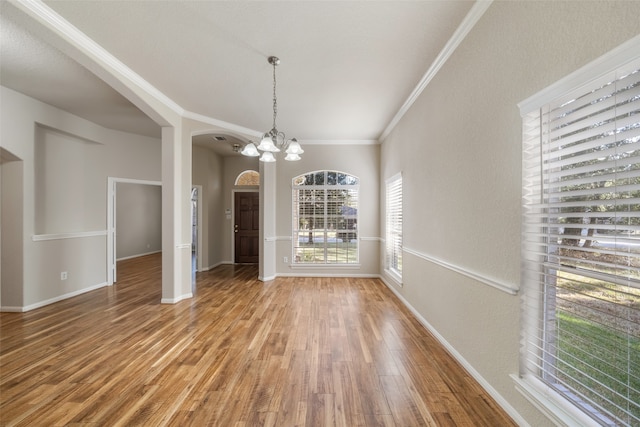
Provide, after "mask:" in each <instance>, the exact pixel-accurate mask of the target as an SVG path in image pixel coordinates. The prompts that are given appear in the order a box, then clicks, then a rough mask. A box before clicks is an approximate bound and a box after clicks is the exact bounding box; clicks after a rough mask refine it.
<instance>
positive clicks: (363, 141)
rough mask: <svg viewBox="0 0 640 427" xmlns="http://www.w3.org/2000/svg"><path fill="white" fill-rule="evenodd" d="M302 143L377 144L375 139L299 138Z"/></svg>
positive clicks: (378, 142)
mask: <svg viewBox="0 0 640 427" xmlns="http://www.w3.org/2000/svg"><path fill="white" fill-rule="evenodd" d="M298 142H299V143H300V144H304V145H378V144H380V141H378V140H377V139H299V140H298Z"/></svg>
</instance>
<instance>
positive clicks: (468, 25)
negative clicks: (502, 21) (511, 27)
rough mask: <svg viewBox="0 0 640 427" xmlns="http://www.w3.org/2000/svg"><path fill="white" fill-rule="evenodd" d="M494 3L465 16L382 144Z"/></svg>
mask: <svg viewBox="0 0 640 427" xmlns="http://www.w3.org/2000/svg"><path fill="white" fill-rule="evenodd" d="M492 2H493V0H478V1H476V2H475V3H474V5H473V7H471V10H469V13H467V16H465V18H464V20H463V21H462V23H461V24H460V26H459V27H458V28H457V29H456V31H455V32H454V33H453V36H451V38H450V39H449V41H448V42H447V44H446V45H445V46H444V48H443V49H442V51H441V52H440V53H439V54H438V56H437V57H436V59H435V61H433V64H431V66H430V67H429V69H428V70H427V72H426V73H425V74H424V76H422V79H421V80H420V82H419V83H418V85H417V86H416V87H415V89H413V92H411V94H410V95H409V98H407V100H406V101H405V102H404V104H402V107H400V110H398V112H397V113H396V115H395V116H394V117H393V119H392V120H391V122H389V124H388V125H387V127H386V128H385V130H384V131H383V132H382V134H381V135H380V138H379V140H380V141H381V142H382V141H384V140H385V139H386V138H387V136H389V134H390V133H391V131H392V130H393V129H394V128H395V127H396V125H397V124H398V122H400V119H402V117H403V116H404V115H405V114H406V113H407V111H409V109H410V108H411V106H412V105H413V103H414V102H416V100H417V99H418V97H419V96H420V94H422V91H424V89H425V88H426V87H427V85H428V84H429V82H431V80H432V79H433V78H434V77H435V76H436V74H438V71H440V68H442V66H443V65H444V64H445V63H446V62H447V60H448V59H449V57H450V56H451V55H452V54H453V52H455V50H456V49H457V48H458V46H459V45H460V43H462V41H463V40H464V38H465V37H466V36H467V34H469V32H470V31H471V29H472V28H473V27H474V26H475V25H476V23H477V22H478V21H479V20H480V18H481V17H482V15H484V13H485V12H486V11H487V9H488V8H489V6H491V3H492Z"/></svg>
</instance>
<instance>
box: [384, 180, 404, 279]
mask: <svg viewBox="0 0 640 427" xmlns="http://www.w3.org/2000/svg"><path fill="white" fill-rule="evenodd" d="M386 199H387V208H386V214H387V226H386V267H387V270H388V272H389V273H390V274H391V275H392V276H394V277H395V278H396V279H397V280H398V281H400V282H401V281H402V175H401V174H397V175H395V176H393V177H391V178H390V179H389V180H388V181H387V197H386Z"/></svg>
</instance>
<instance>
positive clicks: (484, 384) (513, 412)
mask: <svg viewBox="0 0 640 427" xmlns="http://www.w3.org/2000/svg"><path fill="white" fill-rule="evenodd" d="M379 277H380V280H382V282H383V283H384V284H385V285H386V286H387V288H389V289H390V290H391V292H393V293H394V294H395V295H396V296H397V297H398V299H399V300H400V301H401V302H402V303H403V304H404V305H405V306H406V307H407V308H408V309H409V310H410V311H411V313H413V315H414V316H416V319H418V321H419V322H420V323H421V324H422V326H424V327H425V328H426V329H427V330H428V331H429V332H431V333H432V334H433V336H434V337H435V338H436V339H437V340H438V342H440V344H442V346H444V348H445V349H447V351H448V352H449V354H451V355H452V356H453V357H454V359H456V360H457V361H458V363H460V364H461V365H462V367H463V368H464V369H465V370H466V371H467V372H468V373H469V374H470V375H471V376H472V377H473V378H474V379H475V380H476V381H478V383H479V384H480V386H481V387H482V388H483V389H484V390H485V391H486V392H487V393H489V395H491V397H493V399H494V400H495V401H496V403H498V405H500V407H501V408H502V409H504V411H505V412H506V413H507V414H509V416H510V417H511V418H512V419H513V420H514V421H515V422H516V423H517V424H518V425H519V426H521V427H529V423H527V422H526V421H525V420H524V418H522V416H521V415H520V414H519V413H518V411H516V410H515V408H514V407H513V406H511V404H509V402H507V400H506V399H505V398H504V397H502V395H501V394H500V393H498V391H497V390H496V389H495V388H493V386H492V385H491V384H490V383H489V382H488V381H487V380H485V379H484V377H483V376H482V375H481V374H480V373H479V372H478V371H476V369H475V368H474V367H473V366H472V365H471V364H470V363H469V362H468V361H467V360H466V359H465V358H464V357H462V355H461V354H460V353H459V352H458V351H457V350H456V349H455V347H453V346H452V345H451V344H449V342H448V341H447V340H446V339H445V338H444V337H443V336H442V335H440V333H439V332H438V331H437V330H436V328H434V327H433V326H432V325H431V324H430V323H429V322H427V320H426V319H425V318H424V317H422V315H421V314H420V313H419V312H418V310H416V309H415V308H414V307H413V306H412V305H411V304H409V302H408V301H407V300H406V299H405V298H404V297H403V296H402V295H401V294H400V293H399V292H398V290H397V289H396V288H395V287H394V286H393V285H392V284H391V283H389V282H388V281H387V279H386V278H385V277H384V276H382V275H381V276H379Z"/></svg>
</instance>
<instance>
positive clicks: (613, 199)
mask: <svg viewBox="0 0 640 427" xmlns="http://www.w3.org/2000/svg"><path fill="white" fill-rule="evenodd" d="M523 134H524V138H523V204H524V205H523V236H522V242H523V246H522V251H523V253H522V256H523V272H522V278H523V303H524V304H523V308H524V337H525V340H524V341H523V342H524V344H523V365H522V371H523V372H522V373H523V374H524V375H531V376H534V377H536V378H538V379H539V380H541V381H543V382H544V383H546V384H547V385H548V386H550V387H552V388H553V389H554V390H555V391H557V392H558V393H559V394H560V395H562V396H564V397H565V398H566V399H567V400H569V401H571V402H572V403H573V404H574V405H575V406H576V407H577V408H579V409H580V410H582V411H584V412H586V413H587V414H589V415H590V416H591V417H592V418H593V419H594V421H596V422H597V423H600V424H603V425H629V426H631V425H636V426H637V425H640V61H635V62H634V63H631V64H628V65H626V66H624V67H623V68H620V69H618V70H616V71H615V72H612V73H609V74H607V75H605V76H603V77H601V78H598V79H597V80H594V81H592V82H591V83H589V84H588V85H584V86H582V87H581V88H580V89H578V90H576V91H573V92H571V93H569V94H567V95H566V96H562V97H560V98H557V99H556V100H554V101H552V102H550V103H548V104H546V105H544V106H542V107H541V108H539V109H536V110H535V111H533V112H531V113H529V114H527V115H525V116H524V121H523Z"/></svg>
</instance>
